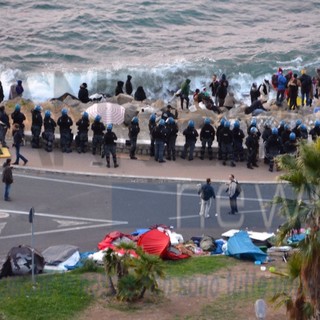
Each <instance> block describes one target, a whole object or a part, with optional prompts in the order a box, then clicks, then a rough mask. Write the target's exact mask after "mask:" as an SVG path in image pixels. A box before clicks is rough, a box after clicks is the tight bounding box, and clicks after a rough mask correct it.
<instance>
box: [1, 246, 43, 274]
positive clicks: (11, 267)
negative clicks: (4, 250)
mask: <svg viewBox="0 0 320 320" xmlns="http://www.w3.org/2000/svg"><path fill="white" fill-rule="evenodd" d="M33 251H34V272H35V274H37V273H41V272H42V271H43V268H44V258H43V256H42V254H41V253H40V252H39V251H37V250H35V249H33ZM29 273H30V274H31V273H32V248H31V247H29V246H24V245H20V246H18V247H13V248H11V250H10V251H9V253H8V255H7V259H6V261H5V262H4V264H3V266H2V269H1V270H0V279H1V278H2V277H8V276H15V275H24V274H29Z"/></svg>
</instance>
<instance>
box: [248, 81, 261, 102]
mask: <svg viewBox="0 0 320 320" xmlns="http://www.w3.org/2000/svg"><path fill="white" fill-rule="evenodd" d="M259 97H260V91H259V89H258V85H257V84H256V83H255V82H254V83H253V84H252V86H251V89H250V98H251V104H253V102H255V101H257V100H258V98H259Z"/></svg>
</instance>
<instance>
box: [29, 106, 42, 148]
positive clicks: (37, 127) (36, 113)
mask: <svg viewBox="0 0 320 320" xmlns="http://www.w3.org/2000/svg"><path fill="white" fill-rule="evenodd" d="M41 110H42V108H41V106H39V105H36V106H35V107H34V109H33V110H32V111H31V113H32V123H31V133H32V139H31V147H32V148H40V134H41V128H42V123H43V120H42V115H41Z"/></svg>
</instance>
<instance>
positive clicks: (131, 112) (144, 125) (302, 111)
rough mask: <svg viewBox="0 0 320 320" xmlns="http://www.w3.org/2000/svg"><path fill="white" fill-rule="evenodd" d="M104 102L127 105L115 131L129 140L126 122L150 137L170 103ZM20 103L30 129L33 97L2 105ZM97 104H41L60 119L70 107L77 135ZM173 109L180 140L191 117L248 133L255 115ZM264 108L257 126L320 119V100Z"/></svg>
mask: <svg viewBox="0 0 320 320" xmlns="http://www.w3.org/2000/svg"><path fill="white" fill-rule="evenodd" d="M103 101H107V102H111V103H115V104H118V105H121V106H122V107H124V108H125V119H124V123H123V124H122V125H115V126H114V131H115V133H116V134H117V136H118V138H120V139H127V137H128V129H127V125H128V124H129V123H130V120H131V119H132V117H134V116H138V118H139V124H140V129H141V131H140V134H139V137H138V138H139V139H149V129H148V122H149V118H150V115H151V114H152V113H155V114H156V115H157V118H158V119H160V117H161V114H162V112H163V111H164V110H166V106H167V104H166V103H165V102H164V101H162V100H156V101H151V100H144V101H143V102H139V101H135V100H134V99H133V97H132V96H129V95H126V94H120V95H118V96H113V97H110V98H104V99H103ZM17 103H19V104H20V105H21V111H22V112H23V113H24V114H25V116H26V118H27V120H26V123H25V124H26V131H29V130H30V128H31V110H32V109H33V108H34V106H35V103H34V102H33V101H30V100H25V99H23V98H16V99H14V100H8V101H3V102H2V103H1V105H4V106H5V109H6V112H7V114H8V115H10V114H11V113H12V112H13V110H14V107H15V105H16V104H17ZM94 103H97V102H96V101H93V102H88V103H82V102H81V101H79V100H77V99H73V98H72V97H71V96H68V95H66V96H65V98H64V100H62V101H61V100H58V99H51V100H49V101H46V102H44V103H42V104H41V106H42V108H43V110H50V111H51V112H52V117H53V118H54V119H55V120H57V119H58V118H59V117H60V115H61V110H62V109H63V108H67V109H68V110H69V115H70V117H71V118H72V119H73V122H74V125H73V127H72V131H73V133H74V134H76V133H77V128H76V126H75V122H76V121H77V120H78V119H79V118H80V117H81V113H82V112H84V111H85V110H86V109H87V108H88V107H90V106H91V105H93V104H94ZM170 105H171V106H172V107H173V109H175V110H177V111H178V118H177V123H178V126H179V131H180V134H179V135H178V142H179V141H180V142H183V141H184V138H183V136H182V131H183V130H184V129H185V127H186V126H187V123H188V121H189V120H193V121H194V123H195V128H196V129H200V128H201V127H202V125H203V120H204V118H206V117H209V118H210V119H211V122H212V124H213V125H214V127H216V128H217V126H218V125H219V122H220V120H221V118H222V117H224V118H226V119H228V120H229V121H231V124H232V123H233V121H234V120H236V119H237V120H239V121H240V127H241V128H242V129H243V130H244V131H245V132H246V129H247V127H248V125H249V123H250V121H251V119H252V117H253V116H252V114H245V108H246V107H247V106H245V105H238V106H236V107H234V108H232V109H231V110H228V109H226V108H221V113H220V114H217V113H214V112H213V111H211V110H208V109H202V108H201V107H200V106H199V104H197V103H195V104H193V105H191V106H190V108H189V110H186V109H185V108H184V109H183V110H182V109H181V106H180V99H179V98H173V99H172V101H171V102H170ZM264 108H265V109H266V110H267V111H264V112H261V113H260V114H259V115H257V116H256V119H257V126H258V127H259V129H261V130H262V129H263V126H264V124H265V123H266V122H267V123H269V124H270V125H271V126H278V125H279V122H280V121H281V120H285V121H286V122H287V123H288V124H289V125H291V126H292V127H293V126H294V123H295V121H296V120H297V119H301V120H302V122H303V123H304V124H305V125H306V126H307V127H308V129H310V127H312V126H313V123H314V121H315V120H320V112H317V111H318V109H320V100H316V99H315V100H314V103H313V106H312V107H304V108H299V109H298V110H295V111H290V110H288V105H287V103H286V102H285V101H284V102H283V105H282V106H281V107H278V106H277V105H276V104H275V101H269V102H268V103H266V104H264ZM56 133H58V130H56ZM90 135H92V132H91V130H89V136H90Z"/></svg>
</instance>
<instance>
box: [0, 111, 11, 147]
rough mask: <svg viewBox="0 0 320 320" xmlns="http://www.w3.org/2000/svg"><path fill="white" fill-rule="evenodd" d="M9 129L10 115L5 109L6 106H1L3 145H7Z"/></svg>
mask: <svg viewBox="0 0 320 320" xmlns="http://www.w3.org/2000/svg"><path fill="white" fill-rule="evenodd" d="M8 129H10V121H9V116H8V115H7V113H6V111H5V107H4V106H1V107H0V143H1V144H2V147H7V143H6V134H7V131H8Z"/></svg>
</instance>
